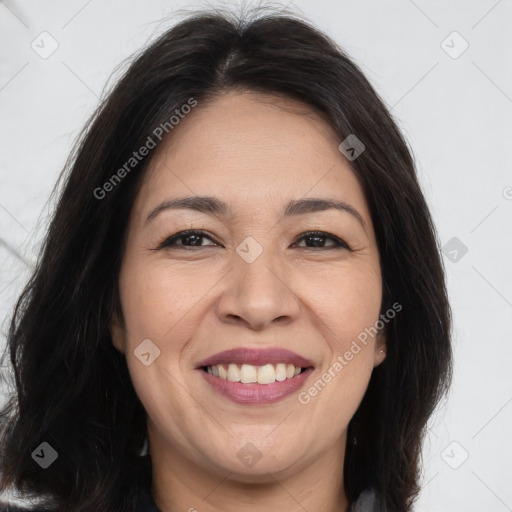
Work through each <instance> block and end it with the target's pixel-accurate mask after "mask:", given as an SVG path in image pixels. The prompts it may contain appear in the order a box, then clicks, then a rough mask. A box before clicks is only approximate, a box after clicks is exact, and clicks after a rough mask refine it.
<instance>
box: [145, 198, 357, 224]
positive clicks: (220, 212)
mask: <svg viewBox="0 0 512 512" xmlns="http://www.w3.org/2000/svg"><path fill="white" fill-rule="evenodd" d="M181 209H190V210H195V211H198V212H201V213H205V214H209V215H215V216H224V217H225V216H227V215H228V214H231V213H232V212H231V209H230V208H229V206H228V205H227V204H226V203H224V202H223V201H221V200H219V199H217V198H215V197H211V196H191V197H179V198H176V199H169V200H166V201H164V202H163V203H161V204H159V205H158V206H157V207H156V208H154V209H153V210H151V212H150V213H149V215H148V216H147V218H146V220H145V224H147V223H148V222H149V221H151V220H152V219H154V218H155V217H156V216H157V215H158V214H159V213H161V212H163V211H164V210H181ZM330 209H336V210H341V211H344V212H347V213H349V214H350V215H352V217H354V218H355V219H356V220H357V221H358V222H359V223H360V224H361V226H362V227H363V229H364V230H365V231H366V224H365V222H364V219H363V217H362V216H361V214H360V213H359V212H358V211H357V210H356V209H355V208H354V207H353V206H351V205H349V204H347V203H345V202H343V201H338V200H335V199H323V198H307V199H297V200H291V201H289V202H288V203H287V204H286V206H285V207H284V209H283V211H282V218H284V217H292V216H296V215H305V214H308V213H316V212H323V211H326V210H330Z"/></svg>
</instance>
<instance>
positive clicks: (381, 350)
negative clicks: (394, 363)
mask: <svg viewBox="0 0 512 512" xmlns="http://www.w3.org/2000/svg"><path fill="white" fill-rule="evenodd" d="M384 359H386V339H385V337H384V336H382V338H381V339H377V341H376V343H375V352H374V356H373V367H374V368H375V367H377V366H379V365H380V364H381V363H382V362H383V361H384Z"/></svg>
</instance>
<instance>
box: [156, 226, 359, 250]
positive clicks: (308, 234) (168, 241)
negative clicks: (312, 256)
mask: <svg viewBox="0 0 512 512" xmlns="http://www.w3.org/2000/svg"><path fill="white" fill-rule="evenodd" d="M190 235H196V236H199V237H201V238H208V239H209V240H211V241H212V242H214V243H217V242H215V240H213V239H212V238H211V237H210V236H209V235H207V234H206V232H205V231H201V230H197V229H188V230H186V231H180V232H179V233H176V234H175V235H172V236H170V237H168V238H166V239H165V240H164V241H163V242H161V243H160V244H159V246H158V247H157V248H156V250H160V249H166V248H169V247H172V246H173V245H174V243H175V242H176V241H178V240H180V239H183V238H185V237H186V236H190ZM312 236H317V237H322V238H330V239H331V240H333V241H334V242H336V246H334V247H333V246H331V247H299V249H309V250H313V251H315V250H318V249H324V250H325V249H345V250H349V251H352V250H351V249H350V247H349V246H348V244H347V243H346V242H344V241H343V240H341V239H340V238H338V237H335V236H334V235H330V234H329V233H325V232H324V231H307V232H306V233H303V234H302V235H300V236H299V238H297V240H298V241H302V240H303V239H305V238H307V237H312ZM182 247H194V246H186V245H182V246H181V247H180V248H182ZM196 247H198V248H199V249H204V248H205V247H212V246H196ZM187 250H190V249H187ZM192 250H194V249H192Z"/></svg>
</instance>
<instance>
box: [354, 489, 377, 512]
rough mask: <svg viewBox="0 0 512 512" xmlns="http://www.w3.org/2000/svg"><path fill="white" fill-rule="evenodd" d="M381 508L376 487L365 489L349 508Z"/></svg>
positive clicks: (364, 511) (367, 511)
mask: <svg viewBox="0 0 512 512" xmlns="http://www.w3.org/2000/svg"><path fill="white" fill-rule="evenodd" d="M379 510H380V507H379V497H378V494H377V492H376V491H375V490H374V489H366V490H365V491H363V492H362V493H361V494H360V495H359V498H358V499H357V500H356V502H355V503H354V504H353V505H352V507H351V508H349V511H350V512H378V511H379Z"/></svg>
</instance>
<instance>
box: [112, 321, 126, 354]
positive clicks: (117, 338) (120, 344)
mask: <svg viewBox="0 0 512 512" xmlns="http://www.w3.org/2000/svg"><path fill="white" fill-rule="evenodd" d="M109 331H110V337H111V339H112V344H113V345H114V347H115V348H116V349H117V350H118V351H119V352H121V354H124V351H125V346H124V345H125V344H124V329H123V327H122V326H121V322H120V321H119V318H118V316H117V315H115V316H114V318H113V319H112V323H111V324H110V328H109Z"/></svg>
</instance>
